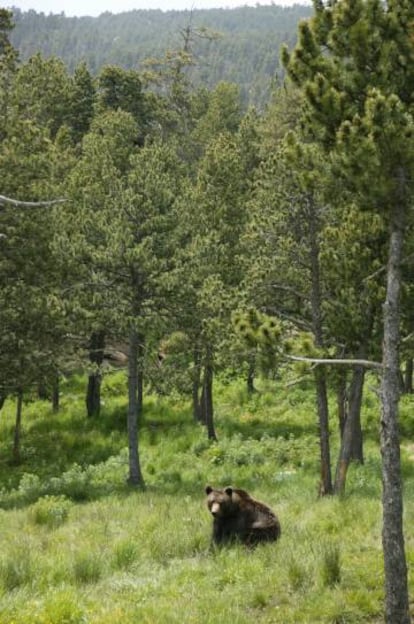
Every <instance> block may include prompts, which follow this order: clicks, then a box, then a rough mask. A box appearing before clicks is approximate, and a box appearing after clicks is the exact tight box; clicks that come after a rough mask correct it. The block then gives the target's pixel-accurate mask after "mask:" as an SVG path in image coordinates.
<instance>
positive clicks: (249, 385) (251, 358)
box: [247, 351, 256, 395]
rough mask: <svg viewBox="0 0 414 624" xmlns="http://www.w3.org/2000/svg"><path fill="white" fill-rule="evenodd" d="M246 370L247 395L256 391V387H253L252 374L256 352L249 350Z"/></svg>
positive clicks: (254, 369) (253, 373) (254, 367)
mask: <svg viewBox="0 0 414 624" xmlns="http://www.w3.org/2000/svg"><path fill="white" fill-rule="evenodd" d="M248 366H249V368H248V370H247V393H248V394H249V395H251V394H254V393H255V392H256V388H255V387H254V376H255V373H256V352H255V351H251V352H250V353H249V357H248Z"/></svg>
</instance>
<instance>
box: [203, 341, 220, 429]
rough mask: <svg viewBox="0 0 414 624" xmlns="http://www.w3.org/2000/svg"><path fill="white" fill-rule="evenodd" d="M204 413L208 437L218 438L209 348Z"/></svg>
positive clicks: (204, 391)
mask: <svg viewBox="0 0 414 624" xmlns="http://www.w3.org/2000/svg"><path fill="white" fill-rule="evenodd" d="M203 395H204V400H203V403H204V413H205V418H206V427H207V437H208V439H209V440H217V436H216V432H215V429H214V410H213V362H212V357H211V350H210V349H208V350H207V358H206V363H205V366H204V383H203Z"/></svg>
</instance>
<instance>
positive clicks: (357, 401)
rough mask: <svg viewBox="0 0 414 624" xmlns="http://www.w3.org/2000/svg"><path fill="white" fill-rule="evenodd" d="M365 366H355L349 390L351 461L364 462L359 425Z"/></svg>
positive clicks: (360, 427)
mask: <svg viewBox="0 0 414 624" xmlns="http://www.w3.org/2000/svg"><path fill="white" fill-rule="evenodd" d="M365 372H366V370H365V368H364V367H362V366H356V367H355V369H354V373H353V375H352V379H351V386H350V390H349V415H350V418H351V422H352V428H353V431H352V442H351V455H350V459H351V460H352V461H356V462H360V463H361V464H363V463H364V444H363V435H362V426H361V405H362V395H363V390H364V382H365Z"/></svg>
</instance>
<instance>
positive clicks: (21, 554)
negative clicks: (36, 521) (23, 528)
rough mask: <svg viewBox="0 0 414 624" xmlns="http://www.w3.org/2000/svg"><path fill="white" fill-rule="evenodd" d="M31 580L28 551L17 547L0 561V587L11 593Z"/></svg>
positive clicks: (30, 559) (31, 567)
mask: <svg viewBox="0 0 414 624" xmlns="http://www.w3.org/2000/svg"><path fill="white" fill-rule="evenodd" d="M32 579H33V562H32V558H31V556H30V552H29V549H28V548H27V547H23V546H17V547H16V548H14V549H12V550H11V551H10V552H8V553H7V555H5V556H4V557H3V558H2V559H0V586H2V587H3V589H4V590H6V591H12V590H14V589H17V588H18V587H20V586H22V585H26V584H28V583H30V581H31V580H32Z"/></svg>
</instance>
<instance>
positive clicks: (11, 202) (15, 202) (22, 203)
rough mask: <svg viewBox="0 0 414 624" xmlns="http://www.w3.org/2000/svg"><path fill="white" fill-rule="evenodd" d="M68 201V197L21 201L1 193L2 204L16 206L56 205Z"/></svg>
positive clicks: (0, 202)
mask: <svg viewBox="0 0 414 624" xmlns="http://www.w3.org/2000/svg"><path fill="white" fill-rule="evenodd" d="M66 201H68V200H67V199H63V198H62V199H52V200H51V201H40V202H31V201H20V200H19V199H12V198H11V197H5V196H4V195H0V206H13V207H14V208H42V207H46V206H54V205H55V204H62V203H63V202H66Z"/></svg>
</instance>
